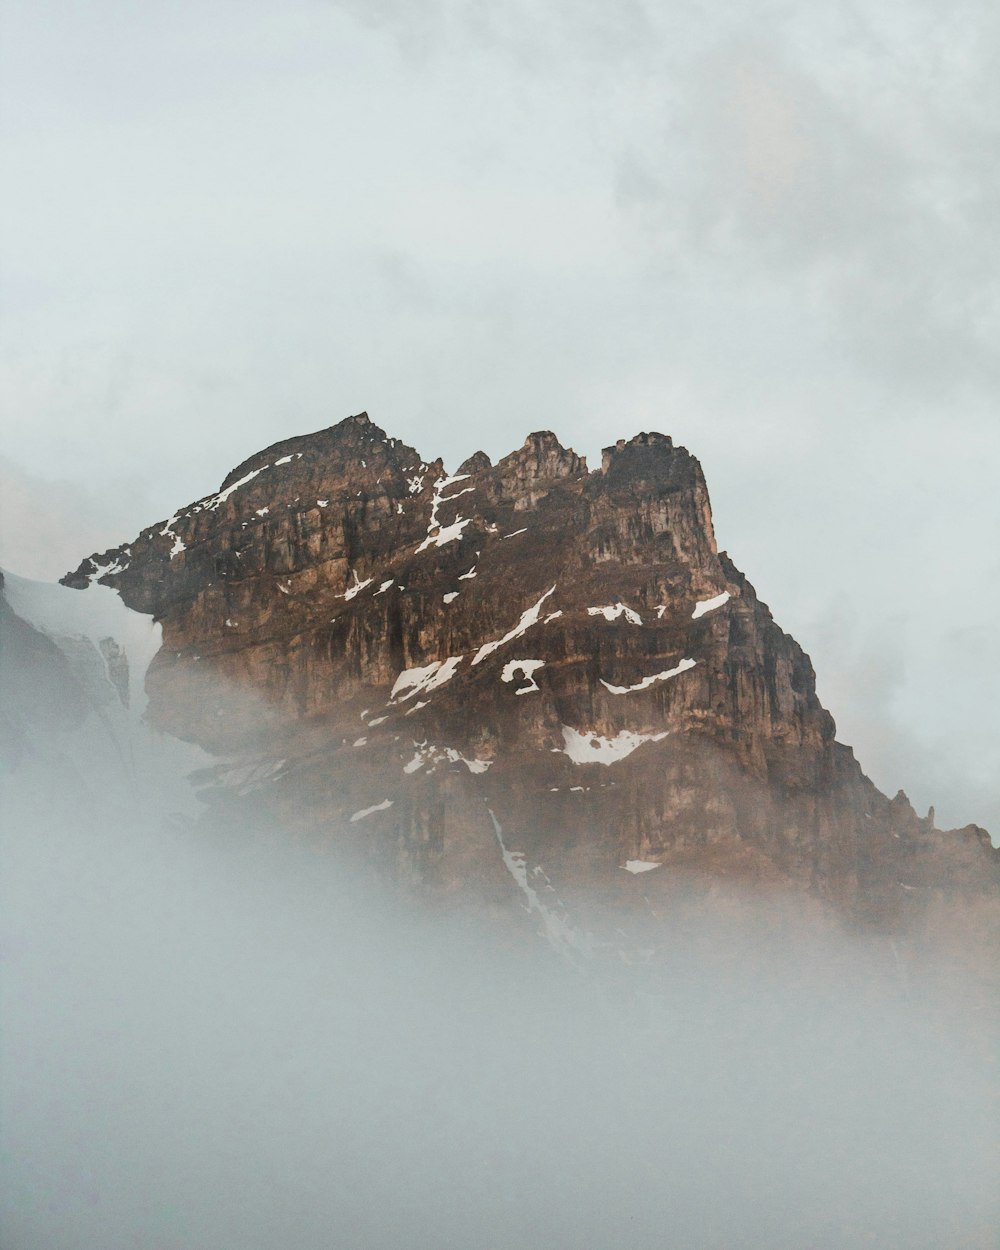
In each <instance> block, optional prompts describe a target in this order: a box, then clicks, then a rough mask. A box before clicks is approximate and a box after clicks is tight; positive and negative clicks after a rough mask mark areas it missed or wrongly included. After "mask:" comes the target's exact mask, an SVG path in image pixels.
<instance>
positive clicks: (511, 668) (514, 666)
mask: <svg viewBox="0 0 1000 1250" xmlns="http://www.w3.org/2000/svg"><path fill="white" fill-rule="evenodd" d="M544 667H545V661H544V660H510V661H509V662H508V663H507V664H505V665H504V666H503V672H502V673H501V674H500V680H501V681H513V680H514V677H515V675H516V674H517V673H520V674H521V676H522V677H523V678H524V680H525V681H527V682H528V683H529V684H528V685H527V686H522V687H521V688H520V689H519V690H515V691H514V693H515V694H531V692H532V691H534V690H541V687H540V686H539V684H538V682H537V681H535V679H534V677H533V676H532V674H533V673H536V672H537V671H538V670H539V669H540V668H544Z"/></svg>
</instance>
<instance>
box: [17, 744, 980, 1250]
mask: <svg viewBox="0 0 1000 1250" xmlns="http://www.w3.org/2000/svg"><path fill="white" fill-rule="evenodd" d="M37 741H38V739H37V738H36V743H37ZM60 761H61V762H60ZM64 765H65V756H60V754H59V752H58V751H57V750H54V751H52V752H50V753H48V754H46V753H44V752H41V751H39V750H37V749H35V750H32V751H29V752H28V754H27V756H26V757H25V758H24V759H23V760H22V762H21V764H20V765H19V766H18V767H17V768H16V769H15V770H14V771H13V772H10V773H8V775H7V777H6V778H5V780H4V782H3V788H2V791H0V795H2V804H3V806H2V813H0V814H2V818H3V819H2V835H0V836H2V853H3V877H2V887H0V889H2V915H3V922H2V923H3V964H2V968H3V1019H4V1029H3V1067H2V1071H3V1090H2V1108H0V1110H2V1120H0V1122H2V1130H0V1131H2V1146H3V1173H4V1182H3V1186H4V1188H3V1205H2V1223H0V1233H2V1242H3V1245H4V1246H5V1247H9V1248H10V1250H119V1248H121V1250H125V1248H128V1250H132V1248H141V1250H201V1248H204V1250H228V1248H229V1247H234V1248H235V1247H240V1248H241V1250H243V1248H247V1250H250V1248H253V1247H260V1248H261V1250H273V1248H274V1247H277V1246H281V1247H289V1248H290V1250H313V1248H316V1250H320V1248H322V1250H328V1248H330V1247H352V1248H353V1247H361V1246H364V1247H372V1248H378V1247H407V1248H414V1250H416V1248H422V1247H428V1248H429V1250H430V1248H433V1250H442V1248H445V1247H455V1248H456V1250H468V1248H469V1247H484V1248H485V1247H491V1248H495V1250H507V1248H513V1247H530V1248H531V1250H537V1248H539V1247H547V1248H548V1247H553V1248H554V1247H566V1248H567V1250H568V1248H571V1247H572V1248H574V1250H577V1248H581V1247H588V1248H589V1247H593V1248H595V1250H598V1248H601V1250H603V1248H605V1247H611V1246H628V1247H637V1248H638V1247H647V1246H648V1247H654V1246H655V1247H658V1248H659V1247H664V1246H666V1247H672V1248H675V1250H682V1248H688V1247H690V1248H692V1250H694V1248H698V1250H703V1248H707V1247H720V1248H721V1247H726V1248H727V1250H733V1248H734V1247H769V1248H772V1250H778V1248H780V1247H788V1248H789V1250H793V1248H794V1250H802V1248H803V1247H806V1246H808V1247H814V1248H817V1250H818V1248H821V1247H830V1250H850V1248H853V1247H862V1246H864V1247H871V1246H876V1247H886V1248H889V1247H892V1248H893V1250H898V1247H902V1246H906V1247H908V1250H919V1248H921V1247H926V1248H927V1250H940V1248H941V1247H943V1246H948V1247H983V1248H984V1250H986V1248H987V1247H991V1246H992V1245H993V1244H994V1237H995V1230H996V1227H997V1219H998V1215H1000V1212H998V1201H997V1195H996V1187H995V1179H996V1166H997V1162H998V1154H997V1138H996V1123H997V1116H996V1112H997V1104H996V1099H995V1087H994V1086H993V1085H991V1083H990V1082H991V1066H990V1062H989V1059H990V1052H989V1048H988V1046H987V1045H985V1044H984V1042H983V1039H982V1037H979V1036H977V1032H976V1029H975V1027H974V1026H975V1021H973V1022H972V1027H969V1025H970V1022H969V1021H968V1020H964V1019H962V1018H960V1017H958V1016H954V1017H952V1016H950V1015H949V1008H948V1004H947V1003H945V1002H944V1001H941V1002H934V1001H931V1000H929V999H928V997H927V993H926V992H924V991H922V990H916V989H915V986H914V982H913V980H912V979H911V978H908V977H907V976H906V975H903V973H902V970H901V968H900V967H899V966H898V964H896V963H894V962H893V959H892V958H891V957H890V956H891V947H892V944H891V943H888V942H887V940H886V939H881V938H878V937H872V938H870V939H860V938H856V937H855V938H850V937H847V936H843V935H841V936H837V935H836V934H834V933H831V932H824V933H821V934H818V935H817V934H816V933H813V934H812V935H811V937H810V939H809V943H796V942H789V943H788V944H787V946H786V945H783V944H782V943H781V942H776V941H775V940H774V931H773V929H769V928H768V926H767V924H766V917H764V916H760V917H759V918H758V920H757V921H755V920H754V919H753V918H752V914H751V916H750V918H749V919H748V918H747V913H744V914H743V916H742V918H739V917H737V918H735V919H733V921H732V923H727V924H725V925H722V924H720V916H725V915H726V914H727V913H726V911H725V909H721V910H719V909H716V910H715V911H713V912H711V913H709V912H704V913H703V914H702V915H701V917H700V919H699V910H698V907H699V905H698V903H697V900H695V899H694V898H692V900H691V905H690V906H688V907H686V908H684V909H683V916H681V914H680V913H678V915H677V917H675V918H673V919H671V918H665V919H664V921H663V924H662V929H661V932H660V941H659V942H658V944H657V949H656V951H655V952H653V953H652V955H651V956H647V957H646V961H645V962H640V961H634V962H633V963H632V965H631V966H629V965H627V964H626V963H624V962H623V961H622V959H620V958H617V957H616V958H610V959H608V960H605V961H603V962H601V961H600V960H595V961H594V964H593V966H592V967H588V966H586V965H583V966H580V965H577V966H573V965H570V964H568V963H566V962H565V961H563V960H561V959H559V958H558V957H557V955H556V954H555V953H554V952H552V951H551V950H550V949H549V948H548V947H547V946H545V944H544V943H543V942H542V941H541V939H540V938H539V939H538V940H537V942H536V941H535V940H534V934H533V931H532V930H533V927H534V926H533V924H532V921H531V918H530V917H527V916H525V918H524V928H523V932H519V931H518V929H517V928H516V926H515V925H514V924H511V925H509V926H508V924H507V922H506V921H502V920H497V918H496V917H493V919H488V918H487V916H486V914H485V913H483V912H480V911H477V910H475V909H468V910H463V909H461V908H458V907H454V906H453V907H449V908H447V909H444V908H442V907H440V906H437V907H435V906H429V905H427V904H421V903H419V902H416V901H414V900H409V901H406V900H404V899H402V898H400V897H399V896H398V895H395V894H393V893H391V892H389V891H388V890H384V889H382V888H379V887H377V886H376V885H374V884H373V883H372V882H371V881H369V880H367V879H365V880H362V879H361V878H359V877H358V875H357V874H356V872H353V871H351V870H348V869H347V868H345V866H344V865H343V864H342V863H341V862H340V861H339V859H338V856H337V855H336V854H335V853H334V850H333V847H334V845H335V839H334V838H332V839H331V841H330V843H329V845H303V844H302V843H301V842H296V841H294V840H292V839H291V838H289V837H287V836H286V835H284V834H283V833H282V832H281V831H280V830H275V829H267V828H255V827H253V826H252V825H251V824H250V823H248V822H247V821H246V820H245V819H241V820H240V821H238V822H237V823H235V824H234V823H232V822H230V823H228V824H226V823H225V822H216V823H215V824H211V823H207V822H205V821H202V822H200V823H196V822H193V821H192V820H190V819H183V818H181V817H179V816H178V815H177V814H176V812H174V811H172V810H169V809H170V805H169V804H165V805H161V806H157V805H155V804H147V803H145V802H140V805H139V810H138V813H137V811H136V810H135V808H134V807H131V806H130V804H128V803H125V802H124V801H121V800H120V799H119V797H116V796H117V792H116V791H115V790H114V788H113V787H111V788H110V789H109V796H110V797H109V798H108V799H106V800H102V799H100V798H97V799H94V798H92V797H91V796H92V795H93V793H94V792H93V790H92V789H91V790H90V791H89V792H88V789H87V787H86V786H85V785H79V784H72V783H71V782H70V781H69V780H68V779H69V778H70V777H71V771H70V772H67V770H66V769H65V767H64ZM513 894H516V890H514V889H513V887H512V895H513ZM511 914H512V916H515V917H516V916H517V915H518V912H517V910H516V904H512V912H511ZM622 923H623V924H625V925H627V923H628V922H627V920H626V919H624V918H623V922H622ZM612 954H613V955H614V952H612ZM993 1076H994V1078H995V1072H994V1074H993Z"/></svg>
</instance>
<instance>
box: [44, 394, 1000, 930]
mask: <svg viewBox="0 0 1000 1250" xmlns="http://www.w3.org/2000/svg"><path fill="white" fill-rule="evenodd" d="M63 581H64V583H65V584H66V585H67V586H71V587H76V588H85V587H87V586H88V585H90V584H91V583H93V582H95V581H96V582H100V583H102V584H104V585H106V586H112V587H114V588H115V589H116V590H117V591H118V592H119V594H120V595H121V597H122V599H123V600H124V601H125V603H126V604H127V605H128V606H129V607H131V608H133V609H135V610H137V611H139V612H142V613H149V614H152V615H153V616H154V617H155V618H156V619H157V620H158V621H160V622H161V623H162V628H163V646H162V648H161V650H160V651H159V653H158V654H157V656H156V658H155V659H154V660H153V662H152V664H151V666H150V668H149V671H148V674H147V678H146V691H147V693H148V695H149V700H150V703H149V711H148V715H149V717H150V718H151V719H152V721H153V722H154V723H155V724H156V725H157V726H159V727H160V728H162V729H164V730H167V731H169V732H170V733H171V734H174V735H176V736H178V737H181V738H184V739H188V740H191V741H194V742H196V743H198V744H199V745H200V746H202V747H204V748H206V749H207V750H209V751H210V752H212V753H213V754H214V755H216V756H218V757H221V758H222V762H220V763H219V765H218V766H217V768H215V769H214V771H213V772H212V773H211V775H210V776H208V777H207V778H205V779H204V780H208V781H209V782H210V783H211V784H210V786H209V792H210V793H213V794H214V795H215V796H216V797H220V796H222V797H225V796H230V797H232V796H236V797H239V796H243V797H244V798H245V797H247V796H250V795H252V800H249V801H252V802H253V803H254V804H255V805H256V806H258V807H259V806H261V805H262V806H263V807H264V808H266V809H268V810H271V811H273V812H274V813H275V814H277V815H278V816H280V818H281V820H282V822H283V823H284V824H285V825H286V826H290V827H291V828H293V829H296V830H299V831H301V832H302V833H303V834H309V835H314V836H323V837H334V838H336V839H337V840H338V841H339V842H340V843H342V844H344V845H345V846H349V847H351V848H352V849H353V850H354V852H356V853H357V854H358V855H360V856H361V857H362V858H364V859H367V860H370V861H371V862H372V863H373V864H376V865H377V866H378V867H379V869H380V870H381V871H383V872H388V873H389V874H390V875H392V876H394V877H395V878H396V879H397V880H399V881H402V882H404V883H410V884H412V885H414V886H415V887H429V888H434V889H441V890H445V891H461V890H464V889H467V888H473V889H475V890H477V891H480V892H485V893H486V894H487V895H488V896H489V897H491V898H496V897H499V896H500V895H502V894H503V893H504V892H505V891H506V892H507V893H510V891H511V890H512V888H515V889H516V891H518V892H519V894H518V895H517V896H518V897H520V899H521V901H522V903H524V905H525V906H526V907H528V908H529V910H532V911H535V912H537V913H539V915H541V916H542V917H543V918H544V920H545V924H546V926H548V927H550V928H551V927H552V926H553V925H554V926H555V928H557V929H558V927H559V925H560V924H561V923H562V918H563V917H564V915H565V910H566V903H565V900H566V899H570V898H573V897H583V896H584V895H587V896H589V897H599V898H606V899H610V900H613V901H614V902H616V903H617V902H620V901H623V902H625V903H626V904H635V905H636V906H638V907H646V908H649V909H651V910H652V909H655V906H656V900H657V896H658V892H662V891H666V890H669V888H670V882H672V881H674V880H676V878H677V875H678V874H679V873H683V874H686V875H687V877H689V878H690V877H691V875H692V874H694V875H695V876H699V877H700V878H701V879H705V880H720V879H723V878H733V877H735V878H737V879H740V880H742V881H753V882H756V883H758V884H761V885H766V887H767V888H769V889H770V888H777V889H780V890H785V889H787V890H791V891H792V892H794V893H796V894H798V895H800V896H804V895H808V896H811V897H812V898H814V899H815V900H818V901H821V902H825V903H826V904H832V905H833V906H834V907H835V908H836V909H837V910H838V911H840V912H842V913H846V914H848V915H850V916H852V917H854V918H855V919H860V920H862V921H865V922H874V923H877V924H880V925H888V926H894V925H896V924H898V923H899V922H900V921H901V919H902V918H905V915H906V914H907V913H911V912H913V911H914V909H919V908H921V907H927V906H929V904H928V902H927V900H928V898H930V897H931V896H932V895H934V896H935V897H937V895H935V892H938V894H939V893H940V891H942V890H943V891H952V892H954V891H958V892H959V893H961V894H962V895H963V896H966V897H968V898H973V897H975V898H982V897H984V896H986V895H993V894H995V893H996V891H997V879H998V877H997V874H998V864H997V860H998V855H997V852H996V851H994V850H993V849H992V847H991V845H990V841H989V838H988V836H987V835H986V833H985V831H984V830H982V829H979V828H978V827H976V826H969V827H967V828H966V829H962V830H956V831H952V832H950V833H942V832H940V831H939V830H937V829H935V828H934V825H933V819H932V817H928V818H926V819H920V818H918V817H917V815H916V814H915V813H914V811H913V809H912V807H911V806H910V804H909V802H908V801H907V799H906V797H905V795H903V794H902V793H900V794H899V795H897V796H896V798H895V799H892V800H890V799H888V798H887V797H886V796H884V795H883V794H881V793H880V792H879V791H878V790H877V788H876V787H875V786H874V785H873V784H872V783H871V782H870V781H869V780H868V778H867V777H866V776H865V775H864V774H863V772H862V771H861V768H860V767H859V765H858V763H857V761H856V760H855V758H854V756H853V753H852V752H851V750H850V748H849V747H847V746H844V745H842V744H840V743H838V742H837V741H836V739H835V726H834V721H833V718H832V717H831V715H830V713H829V712H827V711H826V710H825V709H824V708H823V707H822V706H821V704H820V702H819V700H818V698H817V695H816V689H815V675H814V672H813V668H812V665H811V663H810V661H809V657H808V656H807V655H806V654H805V653H804V652H803V650H802V649H801V647H800V646H799V645H798V644H797V643H796V642H795V640H794V639H792V638H791V637H789V635H787V634H786V633H784V632H783V631H782V630H781V629H780V628H779V627H778V626H777V625H776V624H775V622H774V620H773V619H772V616H771V613H770V611H769V610H768V608H767V606H766V605H765V604H763V603H761V602H760V600H759V599H758V598H757V595H756V593H755V591H754V589H753V586H752V585H751V584H750V582H749V581H748V580H747V579H746V578H745V577H744V576H743V574H742V573H741V572H740V571H739V570H738V569H737V568H736V566H735V565H734V564H733V563H732V561H731V560H730V559H729V557H728V556H727V555H726V553H725V552H719V551H718V550H717V547H716V542H715V536H714V533H713V528H712V518H711V509H710V505H709V497H708V491H707V488H706V485H705V480H704V476H703V474H702V470H701V466H700V465H699V463H698V461H697V460H696V459H695V457H694V456H692V455H691V454H690V453H689V452H688V451H687V450H685V449H684V448H682V447H676V446H674V445H673V443H672V441H671V439H670V438H668V437H666V436H664V435H662V434H657V433H642V434H638V435H637V436H635V437H634V438H631V439H627V440H626V439H621V440H619V441H618V442H617V443H615V444H614V445H613V446H610V447H608V448H606V449H605V451H604V453H603V457H602V464H601V467H600V468H599V469H596V470H592V471H591V470H588V467H587V464H586V462H585V461H584V460H583V458H582V457H580V456H578V455H576V454H575V453H574V452H573V451H572V449H569V448H565V447H563V446H562V445H561V444H560V443H559V441H558V439H557V438H556V436H555V435H554V434H552V433H550V432H548V431H541V432H538V433H534V434H531V435H529V437H528V438H527V439H526V440H525V443H524V445H523V446H522V447H521V448H519V449H518V450H516V451H514V452H512V453H511V454H510V455H508V456H505V457H504V458H503V459H502V460H500V461H499V462H498V463H497V464H496V465H493V464H491V462H490V460H489V458H488V457H487V456H486V455H485V454H484V453H483V452H477V453H476V454H475V455H474V456H471V457H470V458H469V459H468V460H466V461H465V463H464V464H462V465H461V466H460V467H459V469H458V470H457V471H456V472H455V473H453V474H452V473H448V472H447V471H446V470H445V468H444V466H443V463H442V461H441V460H430V461H429V460H426V459H424V458H423V457H422V456H421V455H420V453H419V452H417V451H416V450H414V449H413V448H412V447H408V446H406V445H405V444H403V443H401V442H400V441H399V440H398V439H395V438H392V437H389V436H388V435H386V433H385V432H384V431H383V430H381V429H380V428H379V427H378V426H377V425H375V424H373V423H372V422H371V421H370V419H369V418H368V416H367V414H366V413H361V414H359V415H357V416H353V417H349V418H347V419H346V420H344V421H341V422H340V423H339V424H337V425H334V426H332V427H330V428H329V429H325V430H321V431H319V432H317V433H315V434H310V435H304V436H301V437H297V438H291V439H288V440H286V441H284V442H281V443H278V444H275V445H274V446H272V447H269V448H267V449H265V450H264V451H261V452H259V453H257V454H256V455H254V456H251V457H250V458H249V459H248V460H245V461H244V462H243V463H242V464H240V465H239V466H238V467H237V468H235V469H234V470H233V471H232V472H231V473H230V474H229V475H228V476H227V478H226V479H225V481H224V482H223V483H222V485H221V486H220V488H219V490H218V491H216V492H215V493H214V494H211V495H208V496H206V497H205V498H203V499H201V500H198V501H197V502H196V503H193V504H190V505H189V506H187V507H184V508H180V509H178V511H177V512H175V513H174V515H172V516H171V517H169V518H168V519H166V520H164V521H161V522H158V523H157V524H156V525H153V526H151V527H150V528H148V529H146V530H144V531H143V532H142V533H141V534H140V535H139V536H138V537H137V538H136V539H134V540H133V541H132V542H131V543H128V544H125V545H124V546H122V547H119V548H116V549H114V550H112V551H107V552H105V553H103V554H101V555H97V554H95V555H93V556H91V557H90V558H89V559H86V560H84V561H83V562H82V563H81V565H80V567H79V568H78V569H77V570H76V571H75V572H73V573H71V574H68V575H67V576H66V577H65V578H64V579H63ZM556 898H558V899H559V900H561V901H560V902H559V903H558V904H557V903H556V902H555V900H556Z"/></svg>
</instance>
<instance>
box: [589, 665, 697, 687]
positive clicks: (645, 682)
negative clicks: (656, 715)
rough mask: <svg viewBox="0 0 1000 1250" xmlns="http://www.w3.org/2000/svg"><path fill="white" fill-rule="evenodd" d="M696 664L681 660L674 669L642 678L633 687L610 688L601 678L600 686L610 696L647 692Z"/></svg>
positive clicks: (609, 684)
mask: <svg viewBox="0 0 1000 1250" xmlns="http://www.w3.org/2000/svg"><path fill="white" fill-rule="evenodd" d="M697 663H698V661H697V660H681V662H680V664H678V665H677V666H676V668H668V669H664V671H663V672H662V673H653V674H652V675H651V676H649V677H644V678H643V679H642V681H637V682H636V683H635V685H634V686H612V685H611V683H610V682H607V681H605V680H604V678H603V677H602V678H601V685H602V686H603V687H604V689H605V690H607V691H609V693H611V694H632V693H633V692H634V691H636V690H648V689H649V687H650V686H652V685H655V684H656V682H658V681H669V680H670V678H671V677H676V676H677V675H678V674H679V673H686V672H687V670H688V669H689V668H694V666H695V665H696V664H697Z"/></svg>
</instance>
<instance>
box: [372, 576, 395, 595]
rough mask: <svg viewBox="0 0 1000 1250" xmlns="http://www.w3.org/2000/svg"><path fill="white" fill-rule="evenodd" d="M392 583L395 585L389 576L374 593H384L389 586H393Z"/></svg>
mask: <svg viewBox="0 0 1000 1250" xmlns="http://www.w3.org/2000/svg"><path fill="white" fill-rule="evenodd" d="M393 585H395V583H394V582H393V580H392V578H391V577H390V578H389V580H388V581H387V582H383V583H382V585H381V586H379V588H378V590H376V591H375V595H384V594H385V592H386V591H387V590H388V589H389V588H390V586H393ZM375 595H372V598H373V599H374V598H375Z"/></svg>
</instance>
